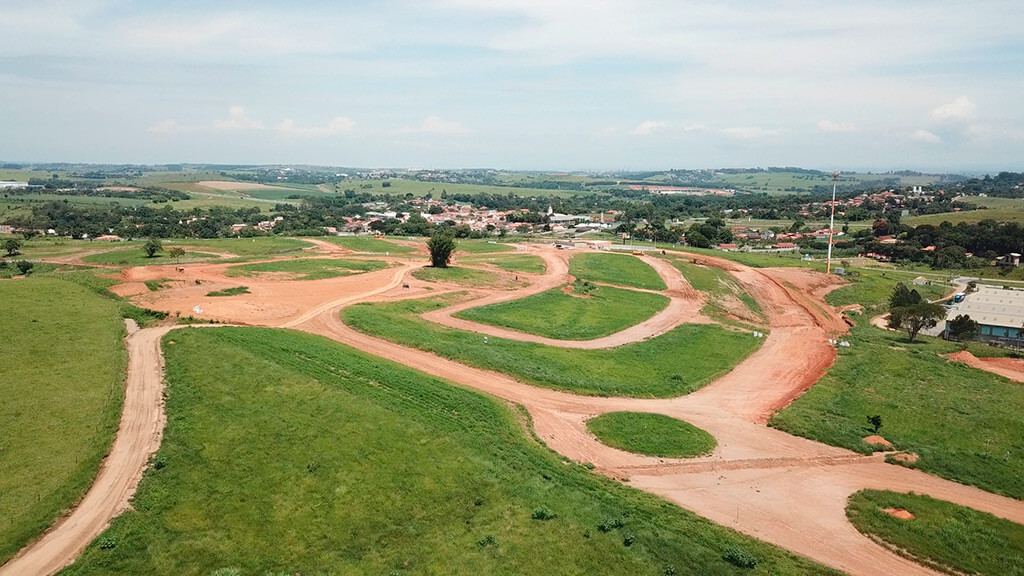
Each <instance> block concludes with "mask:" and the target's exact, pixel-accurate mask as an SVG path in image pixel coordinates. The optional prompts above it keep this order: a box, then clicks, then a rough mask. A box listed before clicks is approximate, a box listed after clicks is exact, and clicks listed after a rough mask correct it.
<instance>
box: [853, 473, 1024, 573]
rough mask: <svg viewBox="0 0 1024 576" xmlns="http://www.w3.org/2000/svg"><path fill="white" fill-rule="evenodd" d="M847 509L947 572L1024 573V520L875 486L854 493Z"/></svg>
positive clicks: (883, 537)
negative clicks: (899, 513) (903, 515)
mask: <svg viewBox="0 0 1024 576" xmlns="http://www.w3.org/2000/svg"><path fill="white" fill-rule="evenodd" d="M886 510H905V511H907V512H909V513H910V514H912V515H913V516H914V517H913V518H912V519H911V518H908V519H901V518H897V517H895V516H893V515H892V514H891V513H889V512H886ZM846 515H847V517H849V519H850V522H852V523H853V525H854V526H855V527H856V528H857V530H860V531H861V532H863V533H864V534H867V535H868V536H870V537H871V538H872V539H875V540H880V541H882V542H884V543H885V544H886V545H887V546H889V547H891V548H894V549H895V550H896V551H897V552H898V553H899V554H902V555H904V556H907V557H910V558H911V559H913V560H915V561H917V562H921V563H924V564H926V565H930V566H932V567H933V568H937V569H939V570H942V571H944V572H950V571H953V572H954V573H962V574H985V575H989V574H990V575H992V576H1001V575H1004V574H1006V575H1017V576H1020V575H1024V526H1021V525H1020V524H1015V523H1013V522H1010V521H1009V520H1004V519H1002V518H998V517H996V516H993V515H991V514H987V513H985V512H978V511H977V510H973V509H971V508H966V507H964V506H958V505H956V504H953V503H951V502H945V501H942V500H936V499H934V498H931V497H929V496H923V495H915V494H900V493H897V492H888V491H877V490H864V491H862V492H857V493H856V494H854V495H853V496H851V497H850V502H849V504H848V505H847V507H846Z"/></svg>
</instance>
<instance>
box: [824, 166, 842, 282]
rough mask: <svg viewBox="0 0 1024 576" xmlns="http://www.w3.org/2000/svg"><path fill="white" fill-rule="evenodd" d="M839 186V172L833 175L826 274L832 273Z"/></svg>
mask: <svg viewBox="0 0 1024 576" xmlns="http://www.w3.org/2000/svg"><path fill="white" fill-rule="evenodd" d="M838 184H839V172H834V173H833V174H832V215H831V216H829V219H828V263H827V264H825V274H831V273H832V234H834V233H835V227H836V185H838Z"/></svg>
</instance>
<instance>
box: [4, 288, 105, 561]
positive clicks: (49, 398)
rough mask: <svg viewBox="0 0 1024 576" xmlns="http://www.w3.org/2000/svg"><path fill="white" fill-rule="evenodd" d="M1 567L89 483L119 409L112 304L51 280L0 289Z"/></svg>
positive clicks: (82, 492) (78, 495)
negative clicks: (0, 326)
mask: <svg viewBox="0 0 1024 576" xmlns="http://www.w3.org/2000/svg"><path fill="white" fill-rule="evenodd" d="M0 318H2V323H3V338H2V341H3V345H2V346H0V374H2V375H3V377H0V398H2V399H3V400H2V401H0V564H2V563H3V562H4V561H5V560H7V559H8V558H10V557H11V556H12V555H13V554H14V553H15V552H17V551H18V549H19V548H21V547H22V546H23V545H25V544H27V543H28V542H29V541H31V540H32V539H34V538H35V537H37V536H38V535H39V534H41V533H42V532H43V531H44V530H45V529H46V528H48V527H49V526H50V524H52V523H53V522H54V520H56V518H57V517H58V516H59V515H60V513H61V512H62V511H64V510H66V509H67V508H69V507H70V506H71V505H72V504H74V503H75V502H76V501H77V500H78V499H79V498H81V496H82V495H83V494H84V493H85V491H86V489H87V488H88V487H89V486H90V485H91V484H92V482H93V479H94V478H95V476H96V472H97V471H98V469H99V465H100V462H101V461H102V459H103V457H104V456H105V455H106V454H107V451H108V450H109V448H110V444H111V442H112V441H113V439H114V432H115V431H116V430H117V424H118V421H119V419H120V411H121V404H122V401H123V392H122V390H123V388H122V387H123V383H124V370H125V351H124V345H123V343H122V341H121V339H122V337H123V336H124V324H123V323H122V320H121V310H120V306H119V304H118V302H116V301H114V300H111V299H108V298H103V297H101V296H100V295H98V294H96V293H95V292H93V291H92V290H89V289H87V288H85V287H82V286H78V285H76V284H74V283H72V282H66V281H62V280H60V279H58V278H55V277H41V276H37V277H31V276H30V277H28V278H24V279H18V280H3V281H0Z"/></svg>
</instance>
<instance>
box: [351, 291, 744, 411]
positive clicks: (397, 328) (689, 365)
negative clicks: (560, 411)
mask: <svg viewBox="0 0 1024 576" xmlns="http://www.w3.org/2000/svg"><path fill="white" fill-rule="evenodd" d="M456 298H457V297H455V296H441V297H435V298H426V299H421V300H410V301H404V302H394V303H386V304H358V305H355V306H350V307H348V308H345V309H344V310H342V313H341V314H342V319H343V320H344V321H345V323H346V324H348V325H350V326H352V327H353V328H355V329H357V330H361V331H363V332H366V333H368V334H373V335H375V336H380V337H382V338H386V339H388V340H392V341H394V342H398V343H401V344H405V345H407V346H412V347H414V348H419V349H421V350H426V351H428V352H433V353H434V354H438V355H440V356H444V357H446V358H451V359H453V360H456V361H458V362H462V363H464V364H469V365H471V366H476V367H479V368H486V369H490V370H497V371H499V372H504V373H506V374H510V375H512V376H514V377H516V378H519V379H521V380H523V381H524V382H529V383H531V384H535V385H537V386H544V387H546V388H555V389H559V390H570V391H572V392H576V393H579V394H588V395H593V396H631V397H670V396H678V395H682V394H687V393H689V392H692V391H694V390H696V389H698V388H700V387H701V386H704V385H705V384H707V383H708V382H710V381H711V380H713V379H714V378H716V377H718V376H721V375H722V374H725V373H726V372H728V371H729V370H731V369H732V367H733V366H735V365H736V364H737V363H738V362H739V361H740V360H742V359H743V358H746V357H747V356H748V355H749V354H751V353H752V352H753V351H754V350H756V349H757V347H758V346H759V345H760V344H761V342H762V341H761V340H759V339H757V338H752V337H750V336H749V335H747V334H741V333H738V332H732V331H727V330H724V329H722V328H720V327H718V326H715V325H708V324H699V325H694V324H684V325H682V326H679V327H678V328H676V329H674V330H672V331H671V332H668V333H666V334H663V335H661V336H658V337H657V338H651V339H648V340H644V341H641V342H636V343H633V344H628V345H625V346H620V347H618V348H612V349H608V350H573V349H566V348H557V347H553V346H543V345H540V344H532V343H529V342H518V341H514V340H505V339H502V338H490V339H489V341H488V342H487V343H484V341H483V337H482V336H480V335H479V334H474V333H472V332H465V331H462V330H453V329H450V328H444V327H440V326H438V325H436V324H433V323H431V322H426V321H424V320H422V319H420V318H419V315H420V314H422V313H423V312H426V311H427V310H431V309H434V308H439V307H441V306H447V305H450V304H451V303H452V302H453V301H454V300H455V299H456Z"/></svg>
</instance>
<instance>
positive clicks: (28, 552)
mask: <svg viewBox="0 0 1024 576" xmlns="http://www.w3.org/2000/svg"><path fill="white" fill-rule="evenodd" d="M132 324H134V323H132ZM170 330H171V328H170V327H165V328H149V329H146V330H134V329H131V328H130V329H129V332H130V334H129V336H128V337H127V339H126V344H127V348H128V378H127V380H126V383H125V398H124V411H123V412H122V414H121V424H120V426H119V427H118V430H117V436H116V438H115V439H114V444H113V446H112V447H111V449H110V453H109V454H108V455H107V457H106V459H104V461H103V464H102V465H101V466H100V471H99V474H97V476H96V480H95V481H94V482H93V485H92V487H91V488H89V491H88V492H86V494H85V497H84V498H82V501H81V502H80V503H79V504H78V505H77V506H76V507H75V508H74V509H73V510H72V511H71V513H70V514H69V515H67V516H65V517H64V518H61V519H60V520H59V521H58V522H57V523H56V524H54V525H53V526H52V527H51V528H50V529H49V530H48V531H47V532H46V533H45V534H44V535H43V536H42V537H41V538H39V539H38V540H36V541H35V542H33V543H31V544H29V545H28V546H26V547H25V548H23V549H22V550H21V551H19V552H18V554H17V555H16V556H15V557H14V558H12V559H11V560H9V561H8V562H7V563H6V564H4V565H3V566H0V576H27V575H49V574H53V573H55V572H57V571H58V570H60V569H61V568H63V567H65V566H67V565H68V564H71V563H72V562H74V560H75V558H77V557H78V555H79V554H81V553H82V551H83V550H84V549H85V547H86V546H87V545H88V544H89V543H90V542H92V541H93V539H95V538H96V537H97V536H99V535H100V533H101V532H103V530H105V529H106V528H107V526H108V525H109V524H110V520H111V519H112V518H114V517H115V516H117V515H118V514H120V513H121V512H123V511H125V510H126V509H128V507H129V500H130V499H131V497H132V495H133V494H135V489H136V487H138V484H139V480H141V479H142V473H143V471H144V470H145V468H146V464H147V463H148V461H149V457H150V456H151V455H152V454H153V453H155V452H156V450H157V448H159V447H160V439H161V437H162V436H163V429H164V423H165V422H166V418H165V415H164V410H163V398H162V393H163V356H162V355H161V353H160V339H161V338H162V337H163V335H164V334H166V333H167V332H168V331H170Z"/></svg>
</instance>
